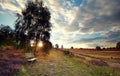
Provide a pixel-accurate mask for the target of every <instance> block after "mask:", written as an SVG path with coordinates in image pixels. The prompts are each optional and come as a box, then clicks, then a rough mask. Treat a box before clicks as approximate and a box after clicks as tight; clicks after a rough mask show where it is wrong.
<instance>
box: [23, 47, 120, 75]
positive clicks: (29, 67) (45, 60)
mask: <svg viewBox="0 0 120 76" xmlns="http://www.w3.org/2000/svg"><path fill="white" fill-rule="evenodd" d="M86 52H88V51H86ZM78 53H79V52H78ZM84 53H85V52H84ZM24 67H25V69H26V72H25V74H24V75H23V76H120V72H119V71H120V69H115V68H111V67H109V66H98V65H93V64H91V63H89V62H85V61H84V60H83V59H81V58H77V57H69V56H66V55H64V53H63V52H61V51H60V50H58V49H57V50H56V49H52V50H51V52H50V54H49V55H48V56H46V57H39V58H38V60H37V61H36V62H35V63H33V64H26V65H25V66H24Z"/></svg>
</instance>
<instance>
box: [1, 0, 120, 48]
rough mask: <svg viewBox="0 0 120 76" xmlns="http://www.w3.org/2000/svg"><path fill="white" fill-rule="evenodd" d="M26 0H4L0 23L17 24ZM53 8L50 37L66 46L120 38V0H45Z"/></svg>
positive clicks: (104, 44)
mask: <svg viewBox="0 0 120 76" xmlns="http://www.w3.org/2000/svg"><path fill="white" fill-rule="evenodd" d="M25 2H26V0H0V24H4V25H9V26H11V27H12V28H14V25H15V20H16V18H17V17H16V15H15V13H21V10H22V9H24V8H25ZM43 2H44V5H45V6H47V7H48V9H49V10H50V12H51V20H50V22H51V23H52V31H51V38H50V41H51V42H52V43H53V45H55V44H59V46H61V45H63V46H64V47H66V48H70V47H71V46H73V47H75V48H95V47H96V46H101V47H115V46H116V43H117V42H120V7H119V5H120V0H43Z"/></svg>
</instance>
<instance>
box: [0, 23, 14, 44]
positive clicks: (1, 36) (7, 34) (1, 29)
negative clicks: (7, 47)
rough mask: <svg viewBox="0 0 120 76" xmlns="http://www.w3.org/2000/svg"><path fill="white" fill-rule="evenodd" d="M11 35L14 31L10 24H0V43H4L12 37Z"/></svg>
mask: <svg viewBox="0 0 120 76" xmlns="http://www.w3.org/2000/svg"><path fill="white" fill-rule="evenodd" d="M13 36H14V32H13V30H12V29H11V27H10V26H8V25H7V26H5V25H0V44H2V43H3V42H4V43H5V41H7V40H8V39H12V38H13Z"/></svg>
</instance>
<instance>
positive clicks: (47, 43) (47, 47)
mask: <svg viewBox="0 0 120 76" xmlns="http://www.w3.org/2000/svg"><path fill="white" fill-rule="evenodd" d="M51 48H52V43H51V42H50V41H43V48H42V50H43V52H44V53H46V54H49V51H50V49H51Z"/></svg>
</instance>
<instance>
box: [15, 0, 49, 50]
mask: <svg viewBox="0 0 120 76" xmlns="http://www.w3.org/2000/svg"><path fill="white" fill-rule="evenodd" d="M17 17H18V18H17V20H16V25H15V36H16V42H17V43H18V45H22V46H23V45H24V46H26V47H30V40H34V41H35V51H36V48H37V44H38V42H39V41H44V42H48V41H49V39H50V31H51V24H50V18H51V16H50V12H49V10H48V8H47V7H45V6H44V5H43V2H42V1H38V0H36V1H28V2H27V4H26V8H25V9H24V10H22V15H20V14H17Z"/></svg>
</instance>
